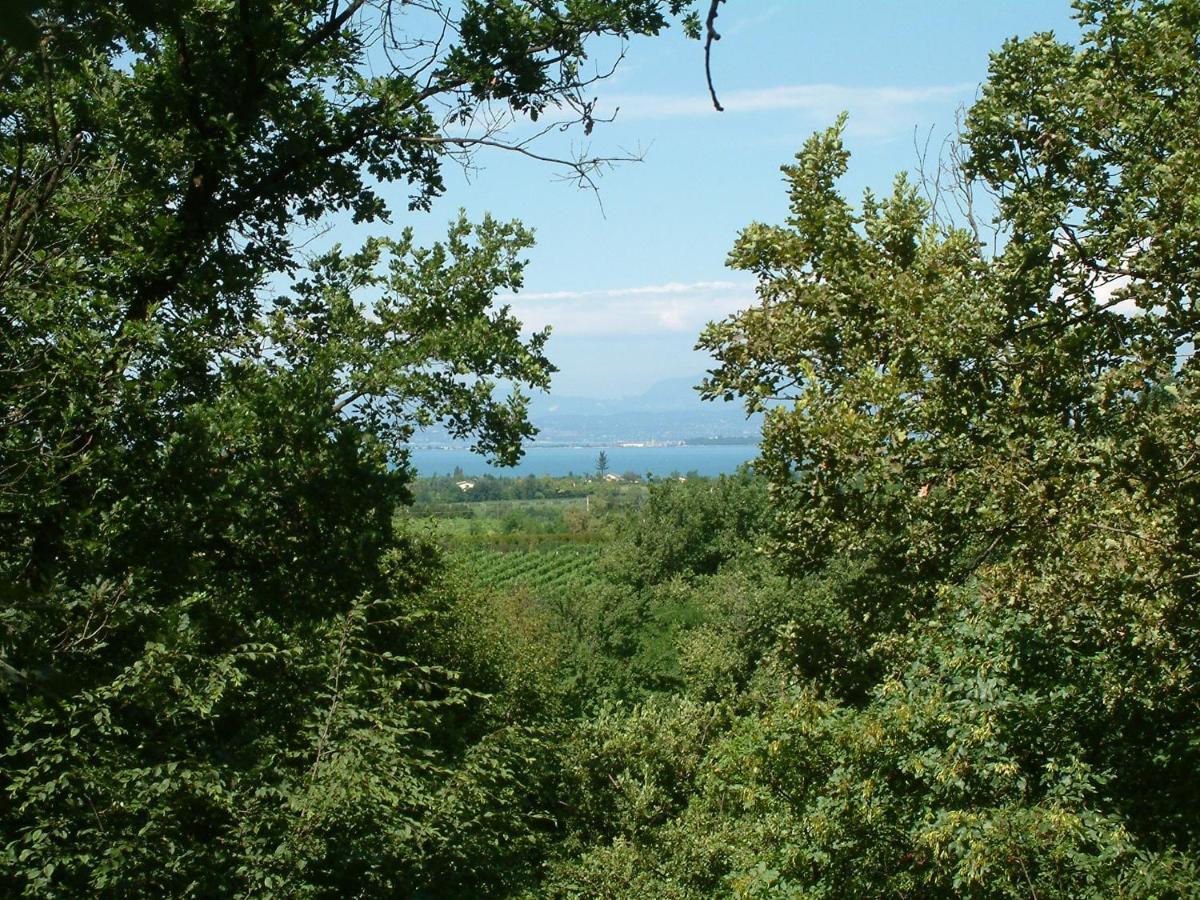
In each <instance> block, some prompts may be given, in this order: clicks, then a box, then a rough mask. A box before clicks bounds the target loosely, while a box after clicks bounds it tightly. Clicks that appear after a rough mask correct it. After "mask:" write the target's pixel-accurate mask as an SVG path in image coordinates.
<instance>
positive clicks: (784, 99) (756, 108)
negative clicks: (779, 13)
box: [605, 84, 975, 135]
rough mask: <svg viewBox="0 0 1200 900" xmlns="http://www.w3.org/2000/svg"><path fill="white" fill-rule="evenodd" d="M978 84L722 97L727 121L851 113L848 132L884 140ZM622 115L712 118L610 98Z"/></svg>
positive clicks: (696, 104) (631, 97)
mask: <svg viewBox="0 0 1200 900" xmlns="http://www.w3.org/2000/svg"><path fill="white" fill-rule="evenodd" d="M974 90H975V85H974V84H947V85H931V86H927V87H894V86H882V87H855V86H851V85H842V84H790V85H778V86H776V87H768V88H758V89H755V90H743V91H719V95H720V98H721V105H722V106H724V107H725V112H726V114H727V115H729V114H732V115H736V114H738V113H758V112H784V111H792V112H796V113H799V114H800V115H801V116H802V117H803V118H805V119H807V120H812V121H814V122H818V123H829V122H831V121H832V120H833V119H834V117H836V116H837V115H838V114H839V113H840V112H842V111H843V110H846V111H849V113H850V123H849V126H848V130H850V131H851V132H854V133H858V134H864V135H879V134H886V133H889V132H893V131H895V130H896V129H897V128H900V129H907V128H911V127H912V121H913V115H912V113H913V110H914V109H916V108H918V107H921V106H923V105H926V104H930V103H943V104H944V103H945V102H946V101H947V100H951V101H952V100H956V99H958V98H963V99H966V98H967V97H969V96H970V95H971V94H972V93H973V92H974ZM605 101H606V102H607V103H611V104H612V105H613V106H614V107H616V108H618V109H619V111H620V112H619V117H620V118H621V119H666V118H684V117H693V116H704V115H712V114H713V108H712V101H711V100H710V99H709V98H708V96H707V95H705V94H701V93H696V94H627V95H625V96H610V97H606V98H605Z"/></svg>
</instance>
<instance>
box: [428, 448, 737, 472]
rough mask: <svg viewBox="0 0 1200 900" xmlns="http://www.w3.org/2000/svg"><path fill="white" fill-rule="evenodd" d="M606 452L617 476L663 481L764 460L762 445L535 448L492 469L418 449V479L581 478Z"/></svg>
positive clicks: (464, 456)
mask: <svg viewBox="0 0 1200 900" xmlns="http://www.w3.org/2000/svg"><path fill="white" fill-rule="evenodd" d="M601 450H603V451H604V453H605V454H606V455H607V456H608V471H609V472H612V473H613V474H616V475H621V474H624V473H625V472H636V473H637V474H638V475H645V474H646V473H647V472H651V473H653V474H654V475H657V476H663V475H670V474H671V473H672V472H678V473H680V474H683V473H686V472H692V471H695V472H696V473H698V474H700V475H708V476H713V475H729V474H732V473H733V472H734V471H735V470H736V469H737V467H738V466H740V465H741V464H742V463H744V462H748V461H750V460H752V459H754V457H755V456H757V455H758V446H757V445H756V444H720V445H696V446H691V445H687V446H683V447H538V446H536V445H534V446H532V447H529V448H528V449H527V450H526V451H525V455H524V456H523V457H521V461H520V462H519V463H518V464H517V465H516V466H514V467H512V468H507V469H500V468H496V467H495V466H489V465H488V464H487V463H486V462H485V461H484V459H483V457H481V456H479V455H478V454H475V453H472V452H471V451H469V450H460V449H454V450H442V449H430V448H421V447H417V448H414V449H413V450H412V462H413V465H414V466H415V467H416V469H417V474H418V475H426V476H431V475H450V474H452V473H453V472H454V469H455V467H457V466H461V467H462V470H463V472H464V473H465V474H467V475H569V474H571V473H572V472H573V473H575V474H576V475H585V474H590V473H592V472H595V471H596V457H597V456H598V455H599V454H600V451H601Z"/></svg>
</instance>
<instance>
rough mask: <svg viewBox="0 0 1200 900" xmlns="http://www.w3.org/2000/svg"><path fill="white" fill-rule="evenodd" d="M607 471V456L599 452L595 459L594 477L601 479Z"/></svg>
mask: <svg viewBox="0 0 1200 900" xmlns="http://www.w3.org/2000/svg"><path fill="white" fill-rule="evenodd" d="M607 471H608V454H607V453H605V452H604V451H603V450H601V451H600V455H599V456H597V457H596V475H597V476H598V477H600V478H603V477H604V475H605V473H606V472H607Z"/></svg>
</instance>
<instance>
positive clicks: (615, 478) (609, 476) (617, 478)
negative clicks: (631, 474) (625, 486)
mask: <svg viewBox="0 0 1200 900" xmlns="http://www.w3.org/2000/svg"><path fill="white" fill-rule="evenodd" d="M604 480H605V481H620V480H621V476H620V475H614V474H613V473H612V472H609V473H608V474H607V475H605V476H604Z"/></svg>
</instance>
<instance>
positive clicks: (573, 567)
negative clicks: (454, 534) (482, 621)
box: [453, 543, 603, 598]
mask: <svg viewBox="0 0 1200 900" xmlns="http://www.w3.org/2000/svg"><path fill="white" fill-rule="evenodd" d="M602 546H603V545H601V544H597V543H591V544H574V545H569V546H558V547H554V548H552V549H546V550H533V551H526V552H504V551H500V550H496V549H493V548H491V547H460V548H459V549H458V550H456V552H455V553H454V555H453V560H454V562H455V564H456V565H458V566H459V567H460V569H461V570H462V571H464V572H466V573H468V574H469V575H470V576H471V579H472V580H473V581H474V582H475V583H476V584H478V585H480V586H481V587H489V588H498V589H504V590H508V589H512V588H517V587H521V588H525V589H528V590H530V591H532V592H533V593H534V594H536V595H538V596H539V597H543V598H550V597H565V596H567V595H569V594H571V593H573V592H575V591H577V590H580V589H583V588H586V587H587V586H589V585H591V584H592V583H594V582H595V581H596V580H597V579H598V578H599V573H598V571H597V563H598V561H599V559H600V552H601V548H602Z"/></svg>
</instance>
